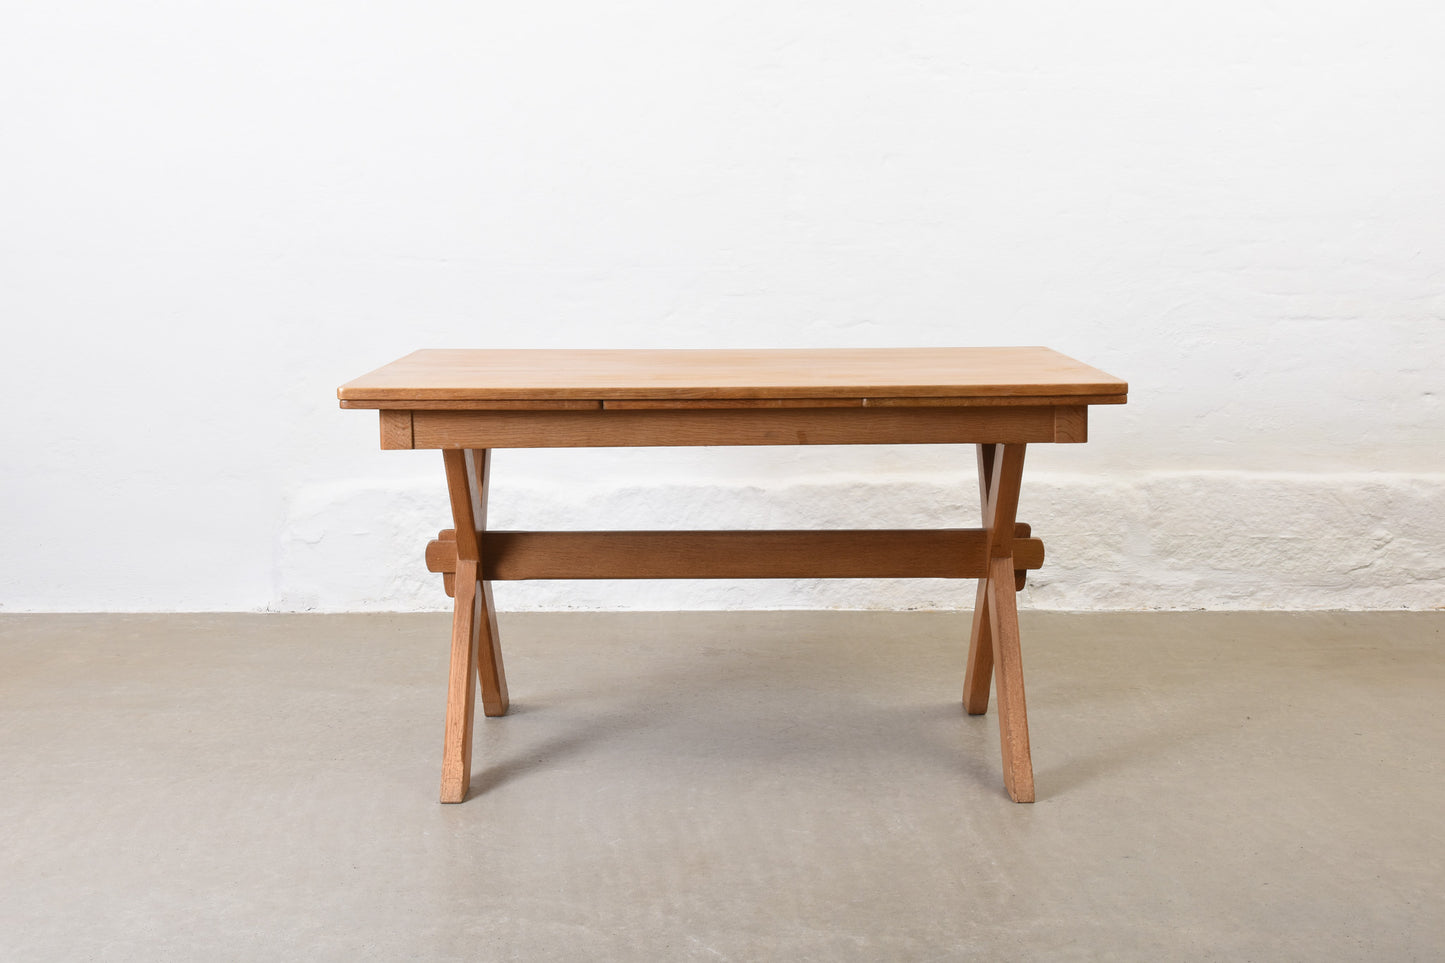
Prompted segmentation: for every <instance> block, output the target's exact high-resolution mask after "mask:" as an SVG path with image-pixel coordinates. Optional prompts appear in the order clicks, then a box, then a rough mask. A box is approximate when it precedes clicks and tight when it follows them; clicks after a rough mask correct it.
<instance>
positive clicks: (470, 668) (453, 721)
mask: <svg viewBox="0 0 1445 963" xmlns="http://www.w3.org/2000/svg"><path fill="white" fill-rule="evenodd" d="M480 587H481V583H480V582H479V581H478V580H477V562H476V560H475V559H465V560H463V561H460V562H458V563H457V580H456V599H455V602H454V604H453V606H452V655H451V663H450V667H449V669H448V673H447V722H446V733H445V737H444V740H443V743H442V790H441V799H442V802H444V803H459V802H461V801H462V800H464V799H466V798H467V788H468V787H469V786H470V785H471V781H472V724H473V718H474V716H475V713H476V704H477V703H476V687H477V676H476V671H477V670H476V666H477V648H478V641H479V640H478V638H477V633H478V628H479V627H480V625H481V618H480V616H481V612H480V611H479V609H480V606H481V596H480V595H479V594H478V592H477V589H478V588H480Z"/></svg>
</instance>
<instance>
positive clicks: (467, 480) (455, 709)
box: [441, 449, 508, 803]
mask: <svg viewBox="0 0 1445 963" xmlns="http://www.w3.org/2000/svg"><path fill="white" fill-rule="evenodd" d="M491 455H492V453H491V450H490V449H476V450H471V449H445V450H443V451H442V456H443V459H444V460H445V462H446V469H447V491H448V494H449V495H450V497H451V503H452V521H453V523H454V524H455V526H456V552H457V568H456V575H455V586H456V588H455V591H456V599H455V605H454V608H453V610H452V654H451V669H450V674H449V677H448V681H447V721H446V737H445V740H444V744H443V750H442V787H441V800H442V802H444V803H458V802H461V801H462V800H463V799H465V798H466V796H467V788H468V786H469V785H470V784H471V777H472V722H473V719H474V718H475V712H476V694H477V686H478V685H480V686H481V690H482V711H483V712H484V713H486V714H487V715H489V716H500V715H504V714H505V713H506V711H507V705H508V700H507V676H506V673H505V672H504V671H503V669H502V650H501V646H500V639H499V637H498V634H497V613H496V607H495V606H494V605H493V604H492V584H491V582H489V581H485V580H483V579H482V561H481V550H480V549H481V540H480V537H479V536H480V533H481V532H483V531H484V530H485V529H486V524H487V488H488V482H489V480H490V476H491V463H492V458H491Z"/></svg>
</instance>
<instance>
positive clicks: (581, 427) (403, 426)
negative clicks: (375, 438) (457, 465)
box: [381, 405, 1088, 449]
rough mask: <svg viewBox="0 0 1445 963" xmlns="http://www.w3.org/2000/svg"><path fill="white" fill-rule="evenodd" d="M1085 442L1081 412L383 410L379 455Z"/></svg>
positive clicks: (1052, 408) (1044, 408) (1084, 409)
mask: <svg viewBox="0 0 1445 963" xmlns="http://www.w3.org/2000/svg"><path fill="white" fill-rule="evenodd" d="M1087 439H1088V406H1086V405H1019V406H1000V407H988V408H965V407H948V408H754V409H707V408H701V409H661V410H647V409H643V410H632V409H621V410H618V409H592V410H584V411H511V410H502V411H434V410H424V409H418V410H395V409H388V410H383V411H382V412H381V445H382V447H383V448H391V449H399V448H613V447H671V446H693V447H707V446H713V445H939V444H1034V443H1040V442H1067V443H1076V442H1083V441H1086V440H1087Z"/></svg>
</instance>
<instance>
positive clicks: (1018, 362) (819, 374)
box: [337, 347, 1129, 408]
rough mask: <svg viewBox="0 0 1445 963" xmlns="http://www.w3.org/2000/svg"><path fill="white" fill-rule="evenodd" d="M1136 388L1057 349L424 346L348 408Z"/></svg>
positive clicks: (359, 390) (1094, 393)
mask: <svg viewBox="0 0 1445 963" xmlns="http://www.w3.org/2000/svg"><path fill="white" fill-rule="evenodd" d="M1128 389H1129V386H1128V384H1127V383H1126V382H1124V381H1121V380H1120V379H1118V378H1115V377H1113V376H1112V375H1108V374H1105V373H1104V372H1102V371H1100V370H1098V369H1097V368H1092V367H1090V366H1088V365H1086V364H1083V363H1081V362H1078V361H1075V360H1074V359H1072V358H1069V357H1066V356H1064V355H1061V354H1059V353H1058V352H1056V351H1051V350H1050V349H1048V348H1038V347H1030V348H826V349H806V350H678V351H671V350H623V349H602V350H500V349H497V350H494V349H453V350H425V351H416V352H413V353H412V354H409V355H407V356H406V357H404V358H401V359H399V360H397V361H393V362H392V363H391V364H388V365H385V366H383V367H381V368H378V369H377V370H375V371H372V372H370V373H369V374H366V375H363V376H362V377H360V378H357V379H356V380H354V381H351V382H348V383H347V384H345V385H342V386H341V388H340V389H339V390H338V392H337V396H338V397H339V398H340V399H341V400H342V401H346V402H351V403H357V402H363V401H385V402H397V403H396V404H388V405H386V407H397V408H405V407H417V406H416V405H408V404H405V402H409V401H416V400H451V401H455V400H478V399H493V398H497V399H502V398H506V399H556V398H573V399H576V398H581V399H607V398H627V399H644V398H889V397H892V398H909V397H945V398H949V397H951V398H961V397H989V396H992V397H1017V396H1033V397H1037V396H1042V395H1062V396H1067V397H1070V398H1076V399H1079V400H1078V403H1080V404H1090V403H1096V402H1094V401H1091V400H1086V399H1099V401H1098V402H1097V403H1110V402H1108V401H1105V400H1104V399H1118V398H1120V397H1121V396H1124V395H1127V394H1128Z"/></svg>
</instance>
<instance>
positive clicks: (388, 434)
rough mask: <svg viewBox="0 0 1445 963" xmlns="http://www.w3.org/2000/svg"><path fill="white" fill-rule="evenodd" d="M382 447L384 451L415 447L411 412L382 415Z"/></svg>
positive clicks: (383, 413)
mask: <svg viewBox="0 0 1445 963" xmlns="http://www.w3.org/2000/svg"><path fill="white" fill-rule="evenodd" d="M381 447H382V449H383V450H387V449H399V448H411V447H413V443H412V436H411V412H410V411H383V412H382V413H381Z"/></svg>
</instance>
